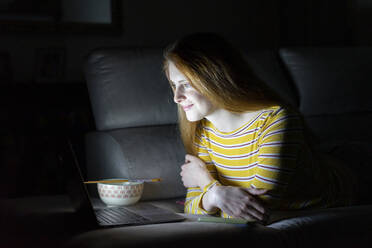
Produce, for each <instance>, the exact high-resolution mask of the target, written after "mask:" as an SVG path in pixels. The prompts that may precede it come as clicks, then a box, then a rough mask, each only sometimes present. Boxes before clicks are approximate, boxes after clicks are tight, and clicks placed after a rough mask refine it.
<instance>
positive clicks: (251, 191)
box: [180, 154, 268, 222]
mask: <svg viewBox="0 0 372 248" xmlns="http://www.w3.org/2000/svg"><path fill="white" fill-rule="evenodd" d="M180 175H181V177H182V182H183V184H184V186H185V187H187V188H190V187H199V188H200V189H204V188H205V187H206V186H207V185H208V184H210V183H211V182H212V181H213V180H214V178H213V177H212V175H211V174H210V173H209V171H208V170H207V167H206V165H205V163H204V162H203V161H202V160H201V159H199V158H198V157H195V156H192V155H189V154H187V155H186V156H185V164H183V165H182V166H181V173H180ZM265 193H267V190H266V189H256V188H253V187H249V188H245V187H235V186H222V185H215V186H213V187H212V188H211V189H210V190H208V192H207V194H208V196H207V197H205V200H204V201H203V203H205V205H207V206H209V207H207V206H204V208H218V209H220V210H221V211H223V212H225V213H226V214H228V215H230V216H232V217H235V218H243V219H248V220H252V219H254V220H258V221H263V222H264V221H266V220H267V218H268V209H267V208H266V207H265V206H264V204H263V203H262V201H260V199H259V198H258V197H257V196H259V195H263V194H265Z"/></svg>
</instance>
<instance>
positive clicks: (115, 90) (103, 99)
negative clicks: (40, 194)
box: [9, 47, 372, 247]
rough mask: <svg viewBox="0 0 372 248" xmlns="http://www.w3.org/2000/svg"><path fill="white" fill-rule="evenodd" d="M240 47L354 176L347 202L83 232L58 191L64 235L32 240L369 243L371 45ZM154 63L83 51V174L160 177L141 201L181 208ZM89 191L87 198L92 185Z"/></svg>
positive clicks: (178, 146)
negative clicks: (262, 220)
mask: <svg viewBox="0 0 372 248" xmlns="http://www.w3.org/2000/svg"><path fill="white" fill-rule="evenodd" d="M243 51H244V54H245V55H246V59H247V61H248V63H249V64H250V65H251V67H252V68H253V69H254V71H255V72H256V73H257V75H258V76H259V77H260V78H261V79H262V80H264V81H265V82H267V83H268V84H269V86H270V87H272V89H274V90H275V91H276V92H277V93H278V94H279V95H280V96H281V97H282V98H283V99H285V100H286V101H287V102H288V103H290V104H292V105H294V106H296V107H297V108H298V109H299V110H300V112H301V113H302V114H303V116H304V119H305V121H306V123H307V125H308V126H309V128H310V129H311V131H312V132H313V134H314V136H315V138H316V141H317V143H316V149H317V150H318V151H320V152H322V153H324V154H328V155H331V156H333V157H335V158H338V159H339V160H340V161H342V162H343V163H344V164H346V165H347V166H348V167H349V168H350V169H351V171H352V173H353V174H354V175H355V176H356V178H357V181H358V191H357V193H356V194H355V195H356V200H355V202H354V203H353V205H352V206H345V207H337V208H328V209H317V210H311V209H308V210H300V211H288V212H279V211H277V212H273V214H272V217H271V218H270V221H269V223H268V224H267V225H261V224H252V225H248V226H241V225H232V224H220V223H201V222H196V221H195V216H192V215H185V216H186V217H187V220H186V221H184V222H179V223H166V224H154V225H146V226H130V227H117V228H108V229H96V230H89V229H84V228H78V227H77V226H78V225H76V224H72V223H75V222H74V221H76V218H75V217H76V216H74V215H73V209H72V208H71V206H70V205H68V203H67V198H66V197H65V196H59V197H60V199H59V200H58V201H57V202H59V203H55V204H52V205H53V206H54V209H57V210H55V211H56V212H58V211H59V212H63V213H64V214H65V215H66V213H70V214H67V216H69V217H68V218H67V217H63V218H61V219H63V221H62V223H63V226H65V227H64V228H63V230H69V232H68V234H66V235H63V236H59V235H58V234H56V233H54V234H53V235H50V236H49V237H52V238H51V240H49V239H46V240H44V239H42V241H40V242H39V243H40V244H49V243H50V242H53V241H55V242H57V241H56V240H58V242H57V243H59V244H62V246H63V247H65V246H67V247H180V246H181V247H182V246H185V247H186V246H191V245H192V246H196V247H199V246H200V247H202V246H205V245H208V246H217V247H225V246H227V245H230V244H231V243H232V244H236V245H240V243H242V244H243V242H246V243H247V247H248V246H257V247H258V246H259V247H273V246H275V247H326V246H332V247H370V246H371V244H372V237H371V235H372V197H371V196H369V191H370V189H371V186H372V179H371V178H372V177H371V175H370V173H372V169H371V166H370V165H371V162H372V157H371V156H372V155H371V154H372V142H371V138H372V137H371V136H372V132H371V130H370V127H371V126H372V98H371V97H370V94H371V90H372V84H371V81H372V75H371V72H372V63H371V62H372V48H371V47H337V48H336V47H334V48H329V47H298V48H282V49H279V50H278V51H272V50H255V51H253V50H243ZM161 62H162V50H161V49H159V48H133V49H128V48H127V49H124V48H100V49H96V50H94V51H92V53H91V54H90V55H89V56H88V58H87V62H86V66H85V75H86V80H87V85H88V90H89V96H90V101H91V105H92V110H93V115H94V118H95V124H96V131H95V132H91V133H88V134H86V139H85V148H86V165H85V166H86V168H85V169H86V171H87V179H89V180H94V179H103V178H118V177H120V178H132V179H136V178H162V181H161V182H160V183H149V184H146V185H145V188H144V193H143V197H142V198H141V200H142V201H150V202H153V203H154V204H158V205H159V206H162V207H165V208H168V209H172V210H173V211H175V212H179V213H182V206H180V205H179V204H178V203H177V202H178V201H177V200H179V199H183V197H184V196H185V188H184V187H183V185H182V182H181V178H180V176H179V172H180V168H179V167H180V165H181V164H182V163H183V161H184V154H185V151H184V149H183V146H182V143H181V140H180V138H179V135H178V130H177V125H176V122H177V120H176V119H177V114H176V106H175V104H174V103H173V100H172V92H171V90H170V87H169V86H168V83H167V81H166V78H165V76H164V73H163V72H162V65H161ZM89 190H90V193H91V196H92V197H93V198H96V197H97V190H96V188H95V187H91V188H89ZM61 197H62V198H61ZM23 200H24V201H26V199H21V200H20V201H23ZM33 201H34V202H35V201H36V202H39V204H41V202H42V201H41V200H39V201H37V199H36V200H35V199H33ZM50 201H52V200H50ZM54 201H56V200H54ZM98 201H99V200H98ZM13 204H15V203H13ZM22 204H23V203H19V204H18V205H22ZM15 205H17V204H15ZM44 205H45V204H44ZM44 205H43V206H44ZM62 205H63V206H65V207H64V208H63V209H64V210H61V209H62V207H61V206H62ZM56 206H57V207H56ZM58 206H60V207H58ZM9 209H11V207H9ZM12 209H14V208H12ZM20 211H21V210H20ZM50 211H51V210H50ZM50 211H49V212H50ZM59 212H58V213H59ZM29 215H32V214H29ZM58 216H60V215H58ZM41 226H42V225H41ZM52 233H53V232H52ZM61 237H62V238H61ZM11 242H13V240H10V241H9V243H11ZM238 243H239V244H238Z"/></svg>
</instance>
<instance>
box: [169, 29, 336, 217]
mask: <svg viewBox="0 0 372 248" xmlns="http://www.w3.org/2000/svg"><path fill="white" fill-rule="evenodd" d="M164 57H165V60H164V70H165V73H166V75H167V78H168V80H169V82H170V84H171V87H172V89H173V92H174V101H175V103H176V104H177V105H178V113H179V125H180V131H181V136H182V140H183V142H184V145H185V148H186V151H187V153H188V154H187V155H186V157H185V164H184V165H182V172H181V176H182V180H183V183H184V186H185V187H187V189H188V190H187V196H186V201H185V212H186V213H193V214H217V215H220V216H222V217H225V218H230V217H238V218H244V219H256V220H260V221H265V220H266V219H267V217H268V212H269V210H270V209H282V210H289V209H303V208H309V207H320V206H322V207H324V206H330V205H331V204H332V203H334V202H336V200H337V199H335V192H336V191H337V189H336V188H335V187H336V186H337V185H338V184H337V182H336V177H335V176H334V174H333V173H331V171H330V170H326V168H325V167H323V166H320V163H318V161H317V160H315V159H314V158H313V157H312V153H311V149H310V147H309V145H308V143H307V139H306V135H305V133H306V132H305V129H304V124H303V119H302V117H301V116H300V114H299V113H298V111H296V110H295V109H294V108H293V107H291V106H289V105H288V104H286V103H285V102H284V101H282V100H281V99H280V98H279V97H278V96H277V95H276V94H275V93H274V92H272V91H271V90H270V89H269V88H268V86H267V85H265V83H264V82H262V81H260V80H259V79H258V78H257V77H256V76H255V75H254V73H253V72H252V70H251V69H250V68H249V66H248V65H247V63H246V61H245V60H244V58H243V56H242V55H241V53H239V51H238V50H236V49H235V48H234V47H232V46H231V45H230V44H229V43H228V42H227V41H226V40H224V39H223V38H222V37H220V36H218V35H216V34H210V33H200V34H193V35H189V36H186V37H184V38H183V39H181V40H179V41H176V42H175V43H174V44H172V45H170V46H169V47H168V48H167V49H166V51H165V55H164Z"/></svg>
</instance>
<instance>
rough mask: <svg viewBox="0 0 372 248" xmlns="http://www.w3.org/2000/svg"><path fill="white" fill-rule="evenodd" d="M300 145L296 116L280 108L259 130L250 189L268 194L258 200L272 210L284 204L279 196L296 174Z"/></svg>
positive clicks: (298, 118) (298, 122)
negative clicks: (261, 200) (257, 150)
mask: <svg viewBox="0 0 372 248" xmlns="http://www.w3.org/2000/svg"><path fill="white" fill-rule="evenodd" d="M303 143H304V135H303V124H302V119H301V118H300V116H299V115H298V114H297V113H294V112H293V113H292V112H289V111H288V110H286V109H283V108H281V109H279V110H278V111H276V113H273V115H272V117H270V119H269V120H268V122H267V123H266V124H265V126H264V127H263V131H262V132H261V134H260V136H259V152H258V159H257V160H258V164H257V167H256V171H255V179H254V180H253V182H252V186H253V187H256V188H264V189H269V190H270V191H269V193H268V194H266V195H264V196H262V199H263V200H264V201H265V202H268V204H269V205H270V206H271V207H272V208H281V207H285V204H287V203H285V201H286V200H285V199H283V194H284V193H285V191H286V189H287V187H288V185H289V182H290V180H291V179H292V176H293V174H294V171H295V170H296V166H297V160H298V156H299V153H300V151H301V149H302V147H303Z"/></svg>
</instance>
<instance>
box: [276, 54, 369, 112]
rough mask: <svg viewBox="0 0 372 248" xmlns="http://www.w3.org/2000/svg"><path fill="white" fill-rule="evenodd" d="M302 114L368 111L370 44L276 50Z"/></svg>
mask: <svg viewBox="0 0 372 248" xmlns="http://www.w3.org/2000/svg"><path fill="white" fill-rule="evenodd" d="M279 53H280V57H281V59H282V60H283V62H284V64H285V67H286V68H287V70H288V73H289V74H290V76H291V77H292V79H293V83H294V84H295V86H296V87H297V88H298V91H299V94H300V110H301V112H302V113H303V114H304V115H306V116H309V115H320V114H337V113H345V112H361V111H372V97H371V96H370V94H371V90H372V84H371V79H372V76H371V71H372V63H371V61H372V47H344V48H290V49H289V48H288V49H281V50H280V52H279Z"/></svg>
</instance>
